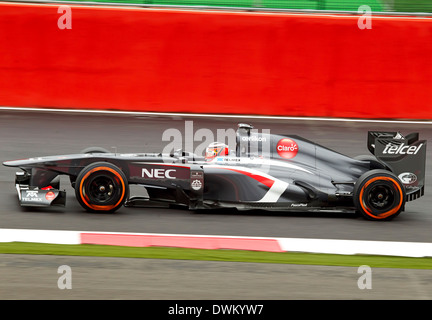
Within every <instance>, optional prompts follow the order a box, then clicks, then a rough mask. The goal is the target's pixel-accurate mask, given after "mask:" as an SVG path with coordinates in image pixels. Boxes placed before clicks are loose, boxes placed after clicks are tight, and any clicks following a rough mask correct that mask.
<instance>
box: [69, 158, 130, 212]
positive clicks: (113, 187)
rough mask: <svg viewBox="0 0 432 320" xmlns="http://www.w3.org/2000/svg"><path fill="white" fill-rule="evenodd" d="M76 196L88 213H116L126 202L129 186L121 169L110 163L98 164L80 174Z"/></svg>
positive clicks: (88, 167)
mask: <svg viewBox="0 0 432 320" xmlns="http://www.w3.org/2000/svg"><path fill="white" fill-rule="evenodd" d="M75 195H76V198H77V200H78V202H79V203H80V204H81V206H82V207H83V208H84V209H86V210H87V211H90V212H114V211H116V210H117V209H119V208H120V207H121V206H122V205H123V204H124V202H125V201H126V199H127V197H128V195H129V185H128V182H127V178H126V176H125V174H124V173H123V172H122V171H121V170H120V168H118V167H117V166H115V165H113V164H111V163H108V162H96V163H92V164H90V165H88V166H87V167H85V168H84V169H83V170H82V171H81V172H80V173H79V174H78V177H77V179H76V182H75Z"/></svg>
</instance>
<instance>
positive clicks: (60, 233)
mask: <svg viewBox="0 0 432 320" xmlns="http://www.w3.org/2000/svg"><path fill="white" fill-rule="evenodd" d="M83 233H92V234H101V235H105V234H118V235H141V236H165V237H170V236H173V237H174V236H176V237H179V236H181V237H192V238H193V237H195V238H201V237H207V238H215V239H216V238H233V239H258V240H260V239H261V240H276V241H277V242H278V243H279V246H280V247H281V250H282V251H287V252H307V253H325V254H341V255H356V254H367V255H378V256H401V257H416V258H419V257H432V243H428V242H402V241H375V240H339V239H308V238H280V237H247V236H244V237H242V236H219V235H189V234H158V233H127V232H124V233H122V232H101V231H69V230H34V229H0V242H37V243H51V244H81V234H83Z"/></svg>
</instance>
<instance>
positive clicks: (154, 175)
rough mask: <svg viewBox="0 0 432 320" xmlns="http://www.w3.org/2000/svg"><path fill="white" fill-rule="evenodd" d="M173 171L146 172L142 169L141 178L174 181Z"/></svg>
mask: <svg viewBox="0 0 432 320" xmlns="http://www.w3.org/2000/svg"><path fill="white" fill-rule="evenodd" d="M175 172H176V170H175V169H168V170H167V169H150V170H147V169H145V168H143V169H142V177H143V178H151V179H175V178H176V177H174V176H173V175H172V174H173V173H175Z"/></svg>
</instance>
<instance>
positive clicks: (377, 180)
mask: <svg viewBox="0 0 432 320" xmlns="http://www.w3.org/2000/svg"><path fill="white" fill-rule="evenodd" d="M353 197H354V198H353V200H354V205H355V206H356V208H357V210H358V211H359V212H360V213H361V214H362V215H363V216H364V217H365V218H366V219H368V220H390V219H393V218H395V217H396V216H397V215H399V213H400V212H401V211H402V210H403V209H404V206H405V187H404V186H403V184H402V182H401V181H400V180H399V179H398V177H396V176H395V175H394V174H393V173H392V172H390V171H386V170H380V169H377V170H371V171H368V172H366V173H365V174H363V175H362V176H361V177H360V178H359V179H358V181H357V182H356V184H355V187H354V192H353Z"/></svg>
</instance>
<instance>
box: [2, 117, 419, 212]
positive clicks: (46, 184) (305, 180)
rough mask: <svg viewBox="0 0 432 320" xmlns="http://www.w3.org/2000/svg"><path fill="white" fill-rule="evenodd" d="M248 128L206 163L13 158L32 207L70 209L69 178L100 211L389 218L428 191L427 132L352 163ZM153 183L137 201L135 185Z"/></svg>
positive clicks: (87, 155) (395, 137)
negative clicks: (178, 209) (63, 186)
mask: <svg viewBox="0 0 432 320" xmlns="http://www.w3.org/2000/svg"><path fill="white" fill-rule="evenodd" d="M252 128H253V127H252V126H250V125H247V124H239V128H238V129H237V132H236V148H235V151H233V152H232V154H230V153H229V152H226V153H225V152H224V153H221V152H219V151H220V150H219V149H218V148H215V149H214V157H212V158H210V159H209V158H207V159H206V158H204V157H202V156H197V155H195V154H192V153H189V152H185V151H178V152H173V153H171V154H162V153H136V154H119V153H114V152H109V151H107V150H105V149H101V148H90V149H87V150H83V151H82V152H81V153H79V154H71V155H58V156H47V157H37V158H29V159H25V160H14V161H6V162H4V163H3V165H5V166H9V167H19V168H20V169H22V171H20V172H17V173H16V179H15V185H16V190H17V192H18V198H19V201H20V204H21V205H22V206H52V205H65V199H66V192H65V191H61V190H60V178H59V176H60V175H67V176H69V179H70V182H71V184H72V187H73V188H74V189H75V195H76V198H77V200H78V202H79V203H80V204H81V205H82V207H83V208H85V209H86V210H88V211H91V212H114V211H116V210H117V209H119V208H120V207H121V206H123V205H125V206H131V207H132V206H136V207H146V206H167V207H170V206H185V207H187V208H189V209H192V210H195V209H211V208H237V209H239V210H247V209H264V210H278V211H286V210H291V211H297V212H300V211H338V212H355V211H356V212H360V213H361V214H362V215H363V216H364V217H365V218H367V219H371V220H388V219H392V218H394V217H396V216H397V215H398V214H399V213H400V212H401V211H403V210H404V209H405V204H406V202H408V201H412V200H415V199H417V198H419V197H421V196H423V194H424V185H425V159H426V141H425V140H419V134H418V133H411V134H408V135H406V136H403V135H402V134H401V133H399V132H372V131H370V132H368V139H367V146H368V149H369V151H370V152H371V155H362V156H358V157H355V158H351V157H348V156H345V155H343V154H340V153H338V152H336V151H333V150H330V149H328V148H325V147H323V146H321V145H318V144H316V143H314V142H311V141H308V140H306V139H304V138H301V137H299V136H295V135H279V134H269V133H267V134H265V133H257V132H255V131H254V130H252ZM130 185H139V186H142V187H143V194H142V195H141V196H130V194H129V186H130Z"/></svg>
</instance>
